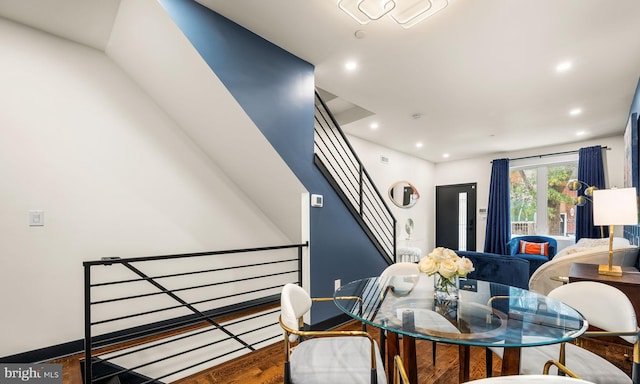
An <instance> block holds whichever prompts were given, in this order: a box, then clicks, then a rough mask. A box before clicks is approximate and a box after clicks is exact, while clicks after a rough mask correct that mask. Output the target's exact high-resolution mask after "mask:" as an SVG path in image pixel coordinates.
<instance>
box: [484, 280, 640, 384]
mask: <svg viewBox="0 0 640 384" xmlns="http://www.w3.org/2000/svg"><path fill="white" fill-rule="evenodd" d="M548 296H549V297H551V298H554V299H556V300H559V301H562V302H564V303H566V304H568V305H569V306H571V307H573V308H574V309H576V310H577V311H578V312H580V313H581V314H582V315H583V316H584V317H585V318H586V319H587V321H588V322H589V324H590V325H593V326H594V327H597V328H599V329H601V330H603V331H604V332H589V331H588V332H586V333H585V336H593V337H596V336H615V335H617V336H620V337H622V338H623V339H624V340H626V341H628V342H629V343H631V344H636V345H634V354H637V353H638V345H637V343H638V322H637V319H636V313H635V310H634V308H633V304H632V303H631V302H630V301H629V298H628V297H627V296H626V295H625V294H624V293H623V292H622V291H620V290H619V289H617V288H614V287H612V286H610V285H606V284H603V283H597V282H592V281H583V282H575V283H570V284H567V285H563V286H560V287H558V288H555V289H554V290H552V291H551V292H549V294H548ZM491 350H492V351H493V352H495V353H496V354H498V355H500V356H502V353H503V351H504V349H503V348H491ZM561 351H562V352H561ZM561 353H562V354H561ZM562 355H564V357H563V356H562ZM637 359H638V356H637V355H636V356H634V361H638V360H637ZM547 362H549V364H547ZM545 364H547V368H545ZM553 366H555V367H557V369H559V370H563V371H565V372H568V373H569V374H571V375H572V376H575V377H579V378H581V379H583V380H586V381H589V382H593V383H597V384H602V383H616V384H624V383H635V384H638V381H637V380H638V378H634V380H633V381H632V379H631V378H630V377H629V375H628V374H627V373H626V372H623V371H622V370H620V369H619V368H618V367H616V366H615V365H613V364H612V363H610V362H609V361H607V360H606V359H604V358H602V357H600V356H598V355H596V354H595V353H592V352H590V351H588V350H586V349H583V348H580V347H578V346H576V345H574V344H569V343H563V344H553V345H544V346H539V347H528V348H522V350H521V358H520V375H534V374H541V373H543V370H545V369H548V368H549V367H553ZM565 367H566V368H565ZM552 373H553V370H552ZM555 377H557V376H555Z"/></svg>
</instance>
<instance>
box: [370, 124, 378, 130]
mask: <svg viewBox="0 0 640 384" xmlns="http://www.w3.org/2000/svg"><path fill="white" fill-rule="evenodd" d="M369 128H371V129H373V130H376V129H378V123H371V124H369Z"/></svg>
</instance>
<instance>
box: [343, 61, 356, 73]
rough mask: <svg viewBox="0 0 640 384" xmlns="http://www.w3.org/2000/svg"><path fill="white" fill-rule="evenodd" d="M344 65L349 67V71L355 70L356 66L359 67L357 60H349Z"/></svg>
mask: <svg viewBox="0 0 640 384" xmlns="http://www.w3.org/2000/svg"><path fill="white" fill-rule="evenodd" d="M344 67H345V68H346V69H347V71H355V70H356V68H358V63H356V62H355V61H347V62H346V64H345V65H344Z"/></svg>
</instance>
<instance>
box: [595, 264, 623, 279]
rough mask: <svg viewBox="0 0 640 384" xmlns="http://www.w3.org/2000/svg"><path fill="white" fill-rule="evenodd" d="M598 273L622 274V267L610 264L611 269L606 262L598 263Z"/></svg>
mask: <svg viewBox="0 0 640 384" xmlns="http://www.w3.org/2000/svg"><path fill="white" fill-rule="evenodd" d="M598 275H607V276H622V267H620V266H618V265H612V266H611V269H609V266H608V265H607V264H604V265H603V264H600V265H598Z"/></svg>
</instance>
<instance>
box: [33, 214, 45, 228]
mask: <svg viewBox="0 0 640 384" xmlns="http://www.w3.org/2000/svg"><path fill="white" fill-rule="evenodd" d="M29 226H30V227H42V226H44V211H40V210H33V211H29Z"/></svg>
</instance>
